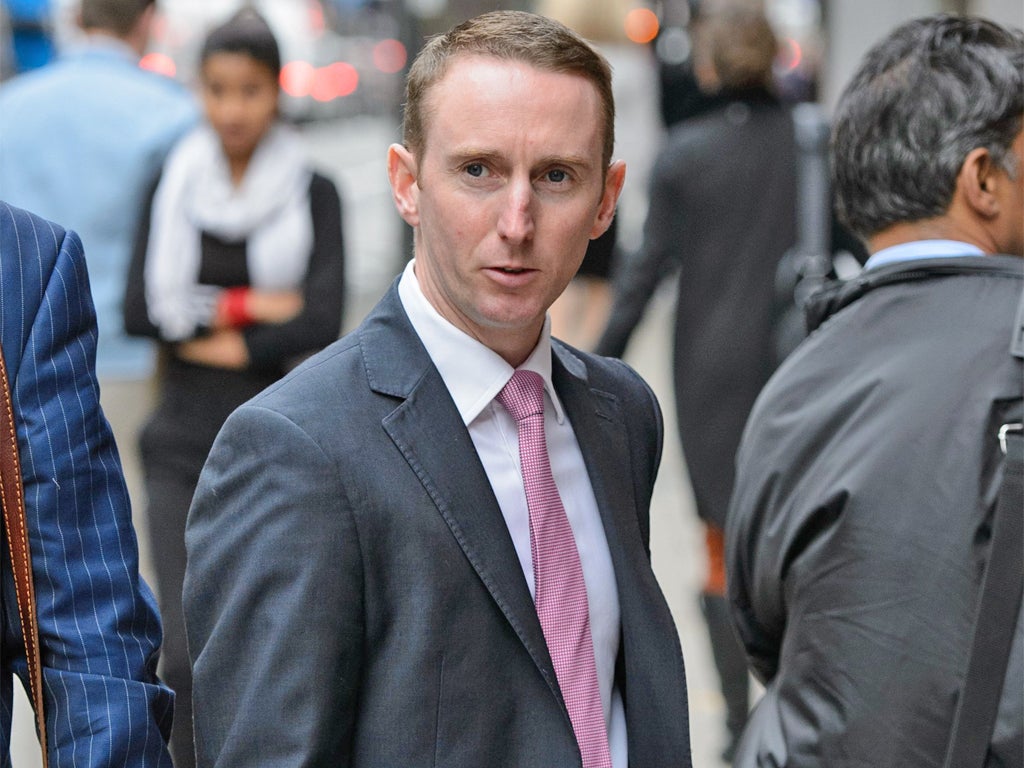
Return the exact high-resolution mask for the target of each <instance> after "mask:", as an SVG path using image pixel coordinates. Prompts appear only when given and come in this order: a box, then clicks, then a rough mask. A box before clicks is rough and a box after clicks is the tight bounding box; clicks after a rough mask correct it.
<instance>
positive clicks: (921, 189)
mask: <svg viewBox="0 0 1024 768" xmlns="http://www.w3.org/2000/svg"><path fill="white" fill-rule="evenodd" d="M1022 121H1024V34H1022V33H1021V32H1020V31H1019V30H1013V31H1011V30H1007V29H1004V28H1002V27H999V26H997V25H996V24H994V23H992V22H989V21H985V20H982V19H977V18H970V17H957V16H945V15H939V16H931V17H927V18H922V19H917V20H914V21H911V22H909V23H907V24H905V25H903V26H901V27H899V28H898V29H896V30H895V31H894V32H892V33H891V34H890V35H888V36H887V37H886V38H885V39H884V40H882V41H881V42H880V43H878V44H877V45H876V46H875V47H874V48H872V50H870V51H869V52H868V54H867V55H866V56H865V58H864V60H863V62H862V63H861V65H860V68H859V70H858V71H857V73H856V74H855V75H854V77H853V79H852V81H851V82H850V84H849V85H848V86H847V87H846V90H845V92H844V93H843V95H842V97H841V98H840V100H839V104H838V106H837V109H836V120H835V128H834V132H833V146H832V151H831V156H832V163H833V176H834V183H835V188H836V192H837V199H838V202H839V211H840V214H841V216H842V217H843V218H844V219H845V220H846V221H847V222H848V224H849V225H850V227H851V228H852V229H853V230H854V231H855V232H857V233H858V234H859V235H861V236H862V237H864V238H866V239H867V242H868V246H869V250H870V251H871V253H872V255H871V258H870V260H869V261H868V263H867V265H866V269H865V270H864V272H863V273H862V274H861V276H860V277H858V278H857V279H855V280H853V281H851V282H849V283H847V284H844V285H836V286H834V287H833V288H831V289H827V290H825V291H824V292H822V293H819V294H818V295H817V296H815V297H814V299H813V300H812V303H811V306H810V318H811V325H812V326H815V327H816V330H814V331H813V332H812V334H811V336H810V337H809V338H808V339H807V340H806V341H805V342H804V344H803V345H802V346H801V347H799V348H798V349H797V351H796V352H795V353H793V355H791V356H790V357H789V358H788V359H787V361H786V362H785V363H784V364H783V365H782V367H781V368H780V369H779V371H778V373H777V374H776V375H775V376H774V377H773V378H772V380H771V381H770V382H769V383H768V385H767V386H766V387H765V390H764V392H763V394H762V395H761V397H760V398H759V400H758V402H757V405H756V406H755V407H754V410H753V412H752V414H751V416H750V422H749V424H748V427H747V431H746V434H745V435H744V438H743V442H742V446H741V448H740V451H739V455H738V459H737V466H738V470H737V478H736V490H735V495H734V497H733V502H732V505H731V508H730V511H729V517H728V528H727V535H726V543H727V547H728V565H729V569H728V570H729V596H730V599H731V602H732V609H733V616H734V618H735V620H736V625H737V628H738V630H739V634H740V637H741V638H742V640H743V643H744V644H745V646H746V649H747V652H748V654H749V655H750V658H751V660H752V663H753V665H754V669H755V671H756V672H757V675H758V676H759V677H760V678H761V680H763V681H764V682H765V684H766V686H767V689H766V692H765V695H764V698H763V699H762V700H761V701H760V702H759V703H758V705H757V707H756V709H755V710H754V712H753V714H752V716H751V720H750V723H749V725H748V727H747V730H746V733H745V734H744V738H743V741H742V743H741V746H740V750H739V754H738V755H737V765H740V766H744V768H746V767H747V766H765V767H767V766H778V767H784V768H833V767H834V766H851V765H865V766H867V765H869V766H872V768H934V766H942V765H945V766H947V767H948V768H965V767H966V766H987V767H988V768H996V767H997V766H998V767H1000V768H1006V767H1007V766H1017V767H1018V768H1019V766H1021V765H1022V760H1024V650H1022V645H1021V643H1022V637H1024V633H1022V629H1021V619H1020V615H1019V611H1020V606H1021V599H1022V598H1021V594H1022V578H1024V577H1022V566H1021V557H1022V553H1021V535H1022V534H1021V532H1020V529H1019V527H1018V529H1017V532H1016V533H1012V532H1011V533H1010V534H1009V536H1008V538H1007V537H1004V536H1003V534H1004V533H1006V531H1005V530H1004V529H1003V527H1002V526H1003V525H1004V524H1006V523H1013V522H1014V521H1016V523H1017V525H1018V526H1019V522H1020V514H1021V497H1020V495H1019V494H1020V481H1021V476H1020V474H1019V472H1020V464H1019V463H1018V465H1017V466H1018V469H1017V474H1014V473H1012V472H1011V471H1010V460H1009V458H1004V457H1003V455H1002V450H1001V445H1000V442H1001V440H1002V441H1003V442H1004V443H1006V447H1007V449H1009V448H1011V447H1012V446H1013V443H1014V442H1015V440H1014V438H1017V439H1018V440H1019V436H1017V435H1012V434H1007V432H1009V431H1012V430H1013V429H1014V428H1015V429H1016V430H1017V431H1018V432H1019V430H1020V429H1021V422H1022V421H1024V397H1022V396H1024V392H1022V389H1024V361H1022V359H1021V358H1022V357H1024V339H1022V338H1021V334H1022V333H1024V327H1022V326H1024V307H1022V306H1021V304H1022V291H1024V261H1022V259H1021V258H1020V257H1021V256H1022V255H1024V134H1022V132H1021V127H1022ZM1001 254H1003V255H1001ZM1019 307H1020V309H1018V308H1019ZM1018 312H1019V313H1020V314H1018ZM1015 314H1017V319H1016V321H1015V320H1014V316H1015ZM1011 339H1013V340H1014V341H1015V344H1014V347H1015V349H1014V350H1011ZM1002 425H1011V426H1006V427H1005V428H1004V427H1003V426H1002ZM1012 425H1016V426H1015V427H1013V426H1012ZM1017 461H1018V462H1020V458H1019V457H1018V458H1017ZM1014 477H1016V483H1017V490H1016V492H1017V494H1018V495H1017V497H1016V500H1015V501H1013V500H1011V499H1010V497H1006V498H1005V499H1004V500H1003V501H1000V502H999V504H1001V505H1004V509H1002V510H1001V511H999V510H998V509H997V498H999V497H1000V495H1001V494H1003V493H1008V492H1009V491H1010V490H1011V489H1012V485H1013V479H1014ZM1001 483H1003V484H1004V485H1005V487H1004V488H1003V490H1002V491H1001V490H1000V484H1001ZM1004 513H1006V514H1008V516H1005V515H1004ZM1004 547H1005V549H1004ZM997 552H998V553H999V557H998V559H996V555H995V554H994V553H997ZM1004 552H1005V553H1008V554H1009V555H1011V559H1009V560H1007V561H1005V562H1006V563H1007V564H1009V567H1006V569H1005V570H1003V567H1004V566H1003V565H1002V564H1003V562H1004V561H1003V560H1002V553H1004ZM1014 553H1015V557H1016V563H1015V564H1013V560H1012V556H1013V554H1014ZM998 573H1002V574H1003V575H1004V576H1007V578H1006V579H1005V581H1002V582H999V581H998V580H996V576H995V574H998ZM983 574H984V579H985V581H984V583H985V588H984V591H983V590H982V589H981V584H982V576H983ZM990 587H991V588H992V589H994V590H995V591H991V590H990ZM980 595H987V596H988V599H992V600H994V602H993V603H986V604H989V605H994V606H995V607H996V608H997V609H998V611H997V613H993V614H988V613H986V612H985V611H980V612H979V611H978V608H977V606H978V605H979V600H980ZM988 615H991V616H993V617H994V618H995V621H993V622H992V623H989V622H988V621H987V620H986V622H985V623H984V624H976V616H988ZM977 621H979V622H980V621H981V619H978V620H977ZM972 636H973V637H974V640H973V641H972ZM997 639H998V642H997ZM972 642H973V644H972ZM1011 646H1012V652H1011ZM969 652H970V655H969ZM969 658H971V659H972V662H971V666H970V671H968V668H969V667H968V659H969ZM1007 660H1009V663H1007ZM976 662H981V663H980V666H975V663H976ZM1004 681H1005V682H1004ZM971 691H973V693H971ZM975 694H977V696H976V695H975ZM975 704H983V707H981V708H980V709H978V708H975ZM985 707H987V708H988V709H987V713H986V714H985V715H984V718H981V717H978V715H979V713H980V712H982V710H983V709H984V708H985ZM955 713H956V714H955ZM976 718H977V719H976ZM957 723H959V726H958V727H956V728H955V725H956V724H957ZM993 723H994V725H993ZM951 732H955V733H957V734H958V736H957V739H956V743H957V744H958V745H960V746H961V747H962V745H964V744H968V745H969V744H970V743H971V741H974V742H975V743H974V748H976V749H977V751H976V752H975V753H974V754H973V755H968V754H966V753H965V752H961V751H959V748H958V751H956V752H955V753H954V752H950V753H949V754H950V757H948V758H946V762H944V757H945V756H946V755H947V751H948V750H949V747H948V746H947V745H948V744H949V743H951V740H950V734H951ZM961 739H966V741H963V740H961Z"/></svg>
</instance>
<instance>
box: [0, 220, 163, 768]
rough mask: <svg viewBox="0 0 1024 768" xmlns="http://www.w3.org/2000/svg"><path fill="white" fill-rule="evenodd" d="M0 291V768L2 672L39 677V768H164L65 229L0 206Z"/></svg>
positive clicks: (116, 475)
mask: <svg viewBox="0 0 1024 768" xmlns="http://www.w3.org/2000/svg"><path fill="white" fill-rule="evenodd" d="M0 296H2V297H3V301H2V302H0V347H2V351H3V359H4V363H5V366H6V371H7V380H8V382H9V386H10V390H9V391H10V396H11V403H12V406H13V411H14V413H13V422H14V426H15V431H16V438H17V439H16V443H17V451H18V459H19V464H20V470H21V477H22V482H23V494H22V495H21V497H20V498H18V497H17V494H16V492H15V493H14V494H12V493H9V489H10V486H8V485H7V483H8V482H9V478H7V477H5V478H4V488H5V495H4V499H3V505H4V513H5V514H4V525H3V528H4V533H5V537H4V544H3V546H2V547H0V550H2V555H0V576H2V580H0V581H2V583H0V587H2V590H3V613H2V616H0V626H2V633H0V765H10V763H9V760H10V747H11V714H12V712H11V701H12V698H11V697H12V692H13V675H15V674H16V675H17V676H18V677H20V678H21V682H22V684H23V685H24V687H25V690H26V691H29V690H31V689H32V687H33V686H34V683H32V682H30V681H31V680H33V679H35V680H37V681H38V683H40V684H41V685H40V688H39V690H41V691H42V698H43V711H44V712H45V723H46V726H45V729H44V734H43V735H44V738H45V742H46V745H47V754H48V756H49V765H50V766H51V768H70V767H71V766H75V768H109V766H113V765H130V766H139V767H140V768H145V767H148V766H152V767H153V768H156V767H157V766H159V767H160V768H170V765H171V760H170V756H169V755H168V753H167V737H168V734H169V732H170V727H171V706H172V695H171V692H170V691H169V690H168V689H167V688H166V687H165V686H163V685H161V684H160V683H159V681H158V680H157V678H156V660H157V650H158V648H159V645H160V619H159V616H158V615H157V611H156V604H155V601H154V600H153V596H152V594H151V593H150V591H149V588H148V587H147V586H146V584H145V583H144V582H143V581H142V579H141V578H140V577H139V560H138V550H137V548H136V541H135V532H134V531H133V529H132V522H131V506H130V504H129V502H128V492H127V489H126V488H125V484H124V480H123V478H122V476H121V467H120V464H119V463H118V457H117V450H116V448H115V447H114V439H113V436H112V435H111V432H110V427H109V425H108V424H107V421H106V419H105V418H104V416H103V411H102V409H101V408H100V405H99V391H98V388H97V382H96V374H95V370H94V367H93V365H94V363H93V361H94V355H95V353H96V315H95V313H94V311H93V306H92V300H91V298H90V295H89V278H88V276H87V274H86V266H85V255H84V253H83V252H82V244H81V241H80V240H79V239H78V236H77V235H75V234H74V233H73V232H70V231H66V230H64V229H62V228H61V227H59V226H57V225H56V224H51V223H50V222H48V221H45V220H43V219H41V218H38V217H36V216H34V215H32V214H30V213H28V212H27V211H24V210H21V209H19V208H14V207H12V206H10V205H7V204H6V203H3V202H0ZM9 415H10V414H9ZM13 438H15V435H14V434H7V433H5V434H4V435H3V439H4V440H12V441H13ZM4 450H5V452H6V451H7V449H6V448H5V449H4ZM9 466H10V465H9V464H7V463H6V462H5V466H4V471H5V472H6V471H7V468H8V467H9ZM20 503H21V504H23V505H24V514H25V524H26V528H25V532H26V533H27V542H28V550H29V554H30V563H31V570H32V579H31V583H32V584H33V586H34V594H35V604H36V616H37V619H38V621H37V627H38V648H39V651H40V660H41V673H40V674H39V676H38V677H36V675H35V674H33V673H34V671H35V670H34V669H33V666H34V665H32V664H30V662H29V660H28V658H27V655H26V651H25V648H24V645H23V643H22V635H21V629H22V627H21V620H20V618H19V613H18V605H17V601H16V600H15V583H14V574H13V570H12V565H11V561H10V558H9V555H10V552H11V551H12V550H13V548H14V547H20V544H19V543H18V532H19V530H21V529H20V526H14V525H12V524H11V522H10V521H11V520H13V519H14V515H15V512H14V510H13V509H12V506H14V505H18V504H20Z"/></svg>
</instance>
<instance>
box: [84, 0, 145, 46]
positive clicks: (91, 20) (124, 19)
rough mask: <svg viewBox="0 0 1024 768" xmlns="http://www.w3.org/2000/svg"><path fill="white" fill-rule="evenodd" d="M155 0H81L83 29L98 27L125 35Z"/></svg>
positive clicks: (121, 35) (118, 34)
mask: <svg viewBox="0 0 1024 768" xmlns="http://www.w3.org/2000/svg"><path fill="white" fill-rule="evenodd" d="M154 3H155V0H82V8H81V19H82V28H83V29H99V30H103V31H105V32H113V33H114V34H115V35H117V36H118V37H127V36H128V35H129V34H130V33H131V31H132V28H133V27H134V26H135V23H136V22H137V21H138V20H139V18H140V17H141V16H142V14H143V12H144V11H145V10H146V9H147V8H149V7H150V6H151V5H153V4H154Z"/></svg>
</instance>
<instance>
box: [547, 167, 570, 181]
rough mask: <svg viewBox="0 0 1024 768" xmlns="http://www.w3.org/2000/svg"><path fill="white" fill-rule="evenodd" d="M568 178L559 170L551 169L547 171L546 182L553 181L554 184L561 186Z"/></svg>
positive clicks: (567, 175)
mask: <svg viewBox="0 0 1024 768" xmlns="http://www.w3.org/2000/svg"><path fill="white" fill-rule="evenodd" d="M568 178H569V174H567V173H566V172H565V171H563V170H562V169H561V168H553V169H552V170H550V171H548V181H553V182H555V183H556V184H561V183H562V182H563V181H565V180H566V179H568Z"/></svg>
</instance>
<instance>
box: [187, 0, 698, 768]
mask: <svg viewBox="0 0 1024 768" xmlns="http://www.w3.org/2000/svg"><path fill="white" fill-rule="evenodd" d="M613 117H614V104H613V101H612V97H611V87H610V71H609V68H608V65H607V63H606V62H605V61H604V59H603V58H601V56H600V55H599V54H597V53H596V52H595V51H594V50H593V49H592V48H591V47H590V46H589V45H588V44H587V43H586V42H585V41H583V40H582V39H581V38H580V37H578V36H577V35H576V34H575V33H573V32H570V31H569V30H568V29H566V28H565V27H564V26H562V25H560V24H558V23H556V22H553V21H551V20H548V19H545V18H543V17H540V16H535V15H533V14H527V13H522V12H514V11H498V12H494V13H489V14H485V15H483V16H480V17H478V18H476V19H473V20H470V21H468V22H465V23H463V24H461V25H459V26H457V27H455V28H454V29H452V30H450V31H449V32H448V33H446V34H444V35H441V36H439V37H437V38H434V39H432V40H431V41H430V42H429V43H428V44H427V45H426V47H425V48H424V50H423V51H422V52H421V54H420V55H419V56H418V57H417V60H416V62H415V63H414V65H413V67H412V69H411V71H410V74H409V82H408V86H407V103H406V113H405V125H404V132H405V135H404V143H403V144H402V145H397V144H396V145H393V146H392V147H391V148H390V150H389V153H388V173H389V176H390V179H391V184H392V189H393V196H394V200H395V204H396V206H397V208H398V211H399V213H400V214H401V216H402V218H403V219H405V221H407V222H408V223H409V224H410V225H412V227H413V228H414V230H415V239H414V242H415V258H414V260H413V261H412V262H411V263H410V264H409V266H408V267H407V268H406V270H405V272H404V273H403V274H402V275H401V277H400V278H399V279H398V280H397V281H396V282H395V285H394V286H393V287H392V288H391V290H390V291H389V292H388V293H387V294H386V295H385V297H384V298H383V299H382V301H381V302H380V303H379V304H378V306H377V307H376V308H375V309H374V310H373V311H372V312H371V313H370V315H369V316H368V317H367V318H366V320H365V321H364V322H363V323H362V325H360V327H359V328H358V329H356V330H355V331H354V332H353V333H351V334H350V335H348V336H346V337H345V338H343V339H341V340H340V341H339V342H337V343H335V344H334V345H332V346H331V347H329V348H328V349H326V350H325V351H324V352H322V353H321V354H319V355H317V356H315V357H314V358H312V359H310V360H309V361H307V362H306V363H305V364H304V365H302V366H301V367H299V368H298V369H297V370H296V371H294V372H293V373H292V374H291V375H289V376H288V377H286V378H285V379H284V380H282V381H281V382H280V383H278V384H276V385H274V386H273V387H271V388H270V389H268V390H267V391H266V392H264V393H263V394H261V395H260V396H258V397H257V398H255V399H254V400H253V401H251V402H249V403H248V404H246V405H244V406H242V407H241V408H240V409H238V410H237V411H236V412H235V413H234V414H233V415H232V416H231V418H230V419H229V420H228V422H227V423H226V424H225V426H224V429H223V430H222V432H221V434H220V436H219V437H218V440H217V442H216V444H215V445H214V447H213V450H212V452H211V454H210V458H209V461H208V462H207V465H206V468H205V469H204V471H203V476H202V479H201V480H200V483H199V487H198V490H197V492H196V497H195V501H194V503H193V507H192V510H191V512H190V517H189V523H188V530H187V533H186V544H187V548H188V557H189V563H188V570H187V575H186V580H185V595H184V601H185V612H186V619H187V624H188V633H189V648H190V652H191V655H192V658H193V664H194V673H195V689H194V695H193V700H194V704H195V728H196V742H197V753H198V763H199V765H202V766H214V765H216V766H255V765H268V766H285V765H304V766H331V768H335V767H337V766H377V767H385V766H395V767H396V768H398V767H401V768H408V767H410V766H420V765H436V766H445V768H458V767H459V766H465V767H466V768H484V767H486V768H493V767H495V766H545V767H549V766H557V767H559V768H561V767H562V766H583V768H598V766H603V767H604V768H626V766H627V765H628V766H632V767H633V768H644V767H651V768H653V767H656V766H657V767H660V766H689V765H690V750H689V728H688V723H687V703H686V682H685V676H684V670H683V661H682V655H681V653H680V648H679V641H678V638H677V635H676V631H675V627H674V624H673V621H672V617H671V615H670V614H669V611H668V607H667V605H666V603H665V600H664V598H663V596H662V594H661V591H660V589H659V587H658V585H657V583H656V581H655V578H654V574H653V572H652V570H651V566H650V555H649V546H648V542H649V534H650V528H649V516H648V510H649V503H650V497H651V490H652V486H653V484H654V478H655V474H656V472H657V467H658V461H659V459H660V454H661V441H662V422H661V415H660V412H659V410H658V406H657V403H656V401H655V399H654V396H653V394H652V392H651V391H650V389H649V388H648V387H647V386H646V384H645V383H644V382H643V381H642V380H641V379H640V378H639V377H638V376H637V375H636V374H635V373H634V372H633V371H631V370H630V369H629V368H627V367H626V366H625V365H624V364H623V363H621V362H619V361H615V360H609V359H604V358H599V357H595V356H592V355H588V354H585V353H582V352H579V351H577V350H574V349H571V348H570V347H567V346H566V345H564V344H561V343H560V342H558V341H556V340H553V339H551V337H550V334H549V330H548V327H549V324H548V322H547V316H546V313H547V309H548V307H549V306H550V305H551V303H552V302H553V301H554V299H555V298H556V297H557V296H558V294H559V293H561V291H562V289H563V288H564V287H565V285H566V284H567V283H568V282H569V280H570V279H571V278H572V276H573V274H574V273H575V271H576V269H577V267H578V266H579V264H580V261H581V260H582V258H583V254H584V252H585V250H586V247H587V243H588V242H589V240H590V239H592V238H595V237H598V236H599V235H600V234H601V233H602V232H604V231H605V230H606V229H607V227H608V226H609V224H610V222H611V219H612V216H613V215H614V210H615V202H616V199H617V198H618V194H619V191H620V190H621V187H622V182H623V179H624V174H625V167H624V165H623V164H622V163H621V162H611V154H612V145H613V138H614V137H613V127H612V126H613ZM531 395H532V396H534V397H536V401H535V402H534V403H533V404H532V405H531V407H530V408H525V409H524V412H520V406H521V405H522V404H523V402H524V401H525V400H527V399H529V397H530V396H531Z"/></svg>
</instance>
